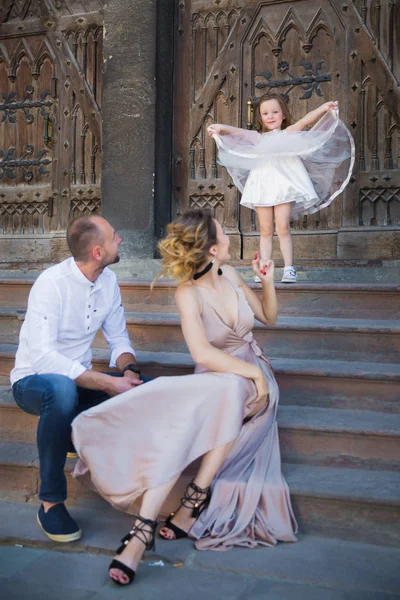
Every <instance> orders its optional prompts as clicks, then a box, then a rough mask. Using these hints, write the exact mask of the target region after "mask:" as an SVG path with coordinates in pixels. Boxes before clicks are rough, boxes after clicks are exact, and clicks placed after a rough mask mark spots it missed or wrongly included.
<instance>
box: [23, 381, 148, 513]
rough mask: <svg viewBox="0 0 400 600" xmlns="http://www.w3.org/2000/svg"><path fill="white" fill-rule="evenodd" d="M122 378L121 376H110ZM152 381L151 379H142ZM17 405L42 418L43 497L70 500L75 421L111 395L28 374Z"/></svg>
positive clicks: (39, 431)
mask: <svg viewBox="0 0 400 600" xmlns="http://www.w3.org/2000/svg"><path fill="white" fill-rule="evenodd" d="M109 375H113V376H116V377H121V376H122V375H121V374H120V373H109ZM141 379H142V380H143V381H150V378H149V377H141ZM12 391H13V395H14V399H15V402H16V403H17V404H18V406H19V407H20V408H22V410H24V411H25V412H27V413H29V414H31V415H37V416H39V417H40V419H39V423H38V428H37V434H36V440H37V446H38V451H39V463H40V490H39V498H40V499H41V500H44V501H45V502H64V501H65V500H66V499H67V480H66V478H65V475H64V465H65V460H66V455H67V452H68V450H69V449H70V444H71V423H72V421H73V420H74V418H75V417H76V416H77V415H78V414H80V413H81V412H83V411H84V410H87V409H89V408H91V407H93V406H96V405H97V404H100V403H101V402H104V400H108V399H109V398H110V396H109V395H108V394H106V393H105V392H101V391H99V390H89V389H86V388H81V387H78V386H77V385H76V383H75V382H74V381H73V380H72V379H70V378H69V377H66V376H65V375H57V374H55V373H49V374H46V375H28V376H27V377H23V378H22V379H20V380H19V381H16V382H15V383H14V385H13V387H12Z"/></svg>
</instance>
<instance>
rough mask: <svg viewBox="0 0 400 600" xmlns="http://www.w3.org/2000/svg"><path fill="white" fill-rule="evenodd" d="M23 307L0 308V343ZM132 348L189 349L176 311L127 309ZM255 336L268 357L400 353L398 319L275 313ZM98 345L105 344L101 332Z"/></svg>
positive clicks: (14, 329)
mask: <svg viewBox="0 0 400 600" xmlns="http://www.w3.org/2000/svg"><path fill="white" fill-rule="evenodd" d="M24 314H25V312H24V311H23V310H19V309H17V310H15V309H9V308H3V309H0V344H17V343H18V336H19V329H20V326H21V323H22V320H23V318H24ZM126 323H127V328H128V332H129V335H130V338H131V340H132V341H133V344H134V346H135V348H136V349H138V350H139V349H140V350H147V351H152V352H157V351H161V352H162V351H171V352H185V351H187V346H186V343H185V341H184V339H183V334H182V330H181V326H180V319H179V315H178V314H176V313H159V314H155V313H145V312H137V313H132V312H131V313H126ZM254 336H255V338H256V340H257V341H258V343H259V344H260V345H261V347H262V348H263V350H264V352H265V353H266V355H267V356H268V357H271V358H272V357H278V356H285V357H287V358H304V357H307V358H310V359H311V358H314V359H316V360H327V359H330V360H356V361H366V362H381V363H395V362H396V361H397V360H398V357H399V356H400V320H388V319H386V320H385V319H383V320H375V319H374V320H372V319H339V318H323V317H318V318H314V317H313V318H309V317H279V318H278V322H277V324H276V325H274V326H272V327H271V326H266V325H264V324H262V323H260V322H258V321H256V324H255V327H254ZM93 346H94V347H96V348H106V347H107V343H106V341H105V339H104V337H103V335H102V333H101V332H99V333H98V334H97V336H96V338H95V340H94V343H93Z"/></svg>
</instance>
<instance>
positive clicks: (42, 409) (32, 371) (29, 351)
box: [10, 216, 143, 542]
mask: <svg viewBox="0 0 400 600" xmlns="http://www.w3.org/2000/svg"><path fill="white" fill-rule="evenodd" d="M67 243H68V247H69V249H70V252H71V254H72V257H71V258H68V259H66V260H64V261H63V262H61V263H60V264H58V265H55V266H53V267H50V268H49V269H47V270H46V271H44V272H43V273H42V274H41V275H40V276H39V277H38V279H37V280H36V282H35V284H34V285H33V287H32V290H31V292H30V294H29V299H28V308H27V312H26V317H25V321H24V323H23V325H22V328H21V332H20V338H19V346H18V351H17V354H16V360H15V367H14V369H13V370H12V372H11V376H10V378H11V384H12V390H13V395H14V398H15V401H16V403H17V404H18V405H19V406H20V407H21V408H22V409H23V410H24V411H26V412H28V413H30V414H34V415H39V416H40V419H39V423H38V429H37V445H38V451H39V461H40V479H41V483H40V492H39V498H40V500H41V501H42V504H41V506H40V509H39V513H38V517H37V519H38V522H39V525H40V527H41V528H42V530H43V531H44V533H45V534H46V535H47V536H48V537H49V538H50V539H51V540H53V541H57V542H72V541H74V540H77V539H79V538H80V537H81V535H82V532H81V530H80V529H79V527H78V525H77V523H76V522H75V521H74V519H73V518H72V517H71V515H70V514H69V513H68V511H67V509H66V507H65V505H64V502H65V500H66V498H67V485H66V478H65V475H64V465H65V459H66V456H67V453H68V451H69V450H71V446H72V444H71V423H72V420H73V419H74V417H75V416H76V415H77V414H78V413H79V412H82V410H85V409H87V408H89V407H90V406H94V405H96V404H99V403H100V402H102V401H103V400H106V399H108V398H110V397H111V396H115V395H117V394H121V393H122V392H126V391H127V390H129V389H131V388H132V387H135V386H136V385H140V384H141V383H143V381H142V380H141V379H140V371H139V369H138V367H137V365H136V360H135V352H134V350H133V348H132V346H131V343H130V341H129V337H128V332H127V330H126V322H125V317H124V310H123V307H122V304H121V294H120V290H119V287H118V283H117V279H116V276H115V274H114V273H113V272H112V271H111V269H108V268H107V265H111V264H114V263H117V262H118V261H119V256H118V246H119V244H120V243H121V238H120V237H119V236H118V235H117V234H116V233H115V231H114V229H113V228H112V227H111V225H110V224H109V223H108V222H107V221H106V220H105V219H103V218H102V217H98V216H89V217H79V218H77V219H75V220H74V221H72V222H71V223H70V225H69V227H68V231H67ZM100 327H102V329H103V333H104V336H105V338H106V340H107V343H108V345H109V348H110V352H111V360H110V367H114V366H117V367H118V369H119V371H120V373H119V377H118V376H117V377H116V376H113V375H111V374H104V373H97V372H95V371H92V368H91V358H92V353H91V350H90V346H91V344H92V342H93V339H94V337H95V335H96V333H97V331H98V330H99V328H100ZM114 375H115V374H114ZM72 449H73V446H72Z"/></svg>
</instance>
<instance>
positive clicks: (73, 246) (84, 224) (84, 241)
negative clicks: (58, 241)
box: [67, 216, 104, 262]
mask: <svg viewBox="0 0 400 600" xmlns="http://www.w3.org/2000/svg"><path fill="white" fill-rule="evenodd" d="M103 241H104V239H103V233H102V231H101V229H100V227H99V226H98V225H97V223H96V221H95V220H94V219H93V217H92V216H84V217H77V218H76V219H74V220H73V221H71V223H70V224H69V225H68V229H67V244H68V248H69V251H70V252H71V254H72V256H73V257H74V259H75V260H78V261H82V262H85V261H87V260H88V259H89V258H90V250H91V249H92V247H93V246H94V245H96V244H102V243H103Z"/></svg>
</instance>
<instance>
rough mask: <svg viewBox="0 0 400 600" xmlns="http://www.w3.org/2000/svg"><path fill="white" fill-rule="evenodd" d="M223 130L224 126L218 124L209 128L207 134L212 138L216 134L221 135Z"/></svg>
mask: <svg viewBox="0 0 400 600" xmlns="http://www.w3.org/2000/svg"><path fill="white" fill-rule="evenodd" d="M222 129H223V127H222V125H218V124H217V123H215V124H214V125H210V126H209V127H207V132H208V135H210V136H211V137H212V136H213V135H214V133H217V134H218V135H221V134H222Z"/></svg>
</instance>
